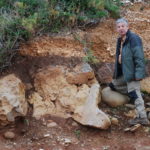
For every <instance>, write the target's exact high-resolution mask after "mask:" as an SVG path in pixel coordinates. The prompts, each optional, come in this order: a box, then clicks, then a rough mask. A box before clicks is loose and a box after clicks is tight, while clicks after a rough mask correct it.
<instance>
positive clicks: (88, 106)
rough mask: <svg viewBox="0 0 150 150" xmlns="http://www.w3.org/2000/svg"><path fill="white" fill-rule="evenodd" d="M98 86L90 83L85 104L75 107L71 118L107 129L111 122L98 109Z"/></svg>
mask: <svg viewBox="0 0 150 150" xmlns="http://www.w3.org/2000/svg"><path fill="white" fill-rule="evenodd" d="M99 92H100V86H99V84H97V83H95V84H93V85H92V87H91V89H90V92H89V96H88V97H87V101H86V103H85V105H82V106H79V107H77V108H76V110H75V112H74V115H73V118H74V119H75V120H76V121H78V122H80V123H81V124H83V125H89V126H94V127H96V128H101V129H107V128H108V127H109V126H110V124H111V122H110V119H109V118H108V116H107V115H106V114H105V113H104V112H102V111H101V110H100V109H98V106H97V105H98V103H99V102H100V95H99V94H100V93H99Z"/></svg>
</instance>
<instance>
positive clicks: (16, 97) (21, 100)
mask: <svg viewBox="0 0 150 150" xmlns="http://www.w3.org/2000/svg"><path fill="white" fill-rule="evenodd" d="M26 113H27V102H26V100H25V86H24V84H23V83H22V82H21V80H20V79H18V78H17V77H16V76H15V75H14V74H10V75H8V76H5V77H3V78H1V79H0V125H7V124H8V123H9V122H10V121H14V119H15V117H16V116H25V115H26Z"/></svg>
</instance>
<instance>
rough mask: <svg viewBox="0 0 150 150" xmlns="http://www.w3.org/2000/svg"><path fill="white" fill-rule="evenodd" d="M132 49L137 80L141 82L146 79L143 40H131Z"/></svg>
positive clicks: (135, 38)
mask: <svg viewBox="0 0 150 150" xmlns="http://www.w3.org/2000/svg"><path fill="white" fill-rule="evenodd" d="M131 49H132V52H133V60H134V65H135V80H141V79H143V78H144V77H145V61H144V52H143V44H142V40H141V38H140V37H138V36H135V35H134V36H133V37H132V39H131Z"/></svg>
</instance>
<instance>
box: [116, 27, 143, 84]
mask: <svg viewBox="0 0 150 150" xmlns="http://www.w3.org/2000/svg"><path fill="white" fill-rule="evenodd" d="M120 47H121V38H118V41H117V46H116V60H115V70H114V76H113V77H114V78H115V79H116V78H118V77H119V76H122V75H123V77H124V80H125V81H126V82H129V81H132V80H135V79H143V78H144V77H145V60H144V52H143V44H142V40H141V38H140V37H139V36H138V35H136V34H135V33H133V32H131V31H130V30H128V32H127V34H126V39H125V42H124V43H123V46H122V55H121V56H122V57H121V60H122V63H121V64H119V62H118V59H119V54H120Z"/></svg>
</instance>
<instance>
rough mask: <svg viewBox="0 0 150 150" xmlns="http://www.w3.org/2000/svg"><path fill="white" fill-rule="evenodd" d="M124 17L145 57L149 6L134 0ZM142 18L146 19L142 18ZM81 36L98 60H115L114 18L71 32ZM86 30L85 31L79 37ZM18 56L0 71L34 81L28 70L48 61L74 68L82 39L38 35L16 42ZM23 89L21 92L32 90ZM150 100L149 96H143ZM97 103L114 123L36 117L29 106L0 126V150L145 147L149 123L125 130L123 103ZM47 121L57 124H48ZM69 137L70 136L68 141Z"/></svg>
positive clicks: (148, 147)
mask: <svg viewBox="0 0 150 150" xmlns="http://www.w3.org/2000/svg"><path fill="white" fill-rule="evenodd" d="M123 13H124V16H126V17H127V18H128V19H129V22H131V29H132V30H133V31H135V32H136V33H138V34H140V35H141V37H142V38H143V40H144V41H143V43H144V48H145V56H146V57H147V58H150V55H149V53H150V42H149V41H150V33H149V31H150V21H149V20H150V7H149V5H143V4H137V5H134V6H128V9H127V8H126V9H125V10H124V11H123ZM145 18H146V19H145ZM76 34H77V35H78V36H80V37H81V39H84V38H86V37H88V42H91V43H92V45H91V49H92V50H93V52H94V55H95V56H96V57H97V58H98V59H99V60H100V61H101V62H114V52H115V41H116V37H117V34H116V33H115V28H114V20H113V19H108V20H105V21H104V22H102V23H100V24H99V25H98V26H97V27H95V28H92V29H88V30H86V31H78V32H77V33H76ZM84 34H85V36H84ZM20 50H22V51H21V55H19V56H18V57H16V58H15V59H14V63H13V64H12V66H11V67H10V68H9V69H8V70H6V71H5V72H3V75H6V74H8V73H15V74H16V75H17V76H19V77H20V78H21V80H22V81H23V82H24V83H31V84H33V78H32V75H33V74H34V73H36V71H37V69H39V68H42V67H45V66H48V65H53V66H57V65H59V66H61V65H62V66H66V67H67V68H70V69H72V68H74V67H75V66H76V65H77V64H79V63H81V62H82V57H83V56H84V52H83V44H81V43H80V42H79V41H78V40H75V39H74V38H73V36H72V34H71V33H70V34H69V35H65V34H62V35H59V36H52V37H37V38H35V39H33V40H32V41H30V42H28V43H24V44H22V45H21V47H20ZM32 90H34V89H31V90H30V91H26V96H27V97H28V94H29V93H30V92H32ZM146 100H147V101H149V100H150V99H149V97H148V98H147V99H146ZM100 108H101V109H102V110H103V111H105V112H107V113H108V114H110V115H111V116H113V117H116V118H118V120H119V124H118V125H112V126H111V127H110V128H109V129H107V130H100V129H95V128H91V127H86V126H82V125H80V124H77V123H75V122H74V121H73V120H72V119H62V118H58V117H52V116H45V117H43V118H42V119H40V120H35V119H34V118H32V117H31V114H32V106H30V109H29V113H28V116H27V117H26V119H20V118H18V119H16V122H15V123H14V124H11V125H9V126H6V127H3V128H1V129H0V150H150V142H149V141H150V127H144V126H141V127H140V128H139V129H138V130H136V131H135V132H125V131H124V129H125V128H127V127H128V124H127V120H128V119H129V118H127V117H126V116H125V115H124V113H125V112H128V110H129V109H128V108H127V107H119V108H110V107H109V106H107V105H105V104H103V103H101V104H100ZM51 121H54V122H56V123H57V124H58V125H57V126H55V127H47V125H48V123H50V122H51ZM6 131H13V132H14V133H15V138H14V139H12V140H8V139H5V138H4V137H3V134H4V133H5V132H6ZM68 139H69V140H68Z"/></svg>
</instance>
